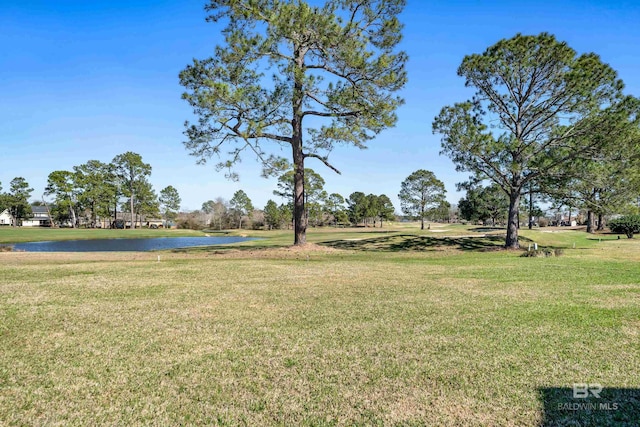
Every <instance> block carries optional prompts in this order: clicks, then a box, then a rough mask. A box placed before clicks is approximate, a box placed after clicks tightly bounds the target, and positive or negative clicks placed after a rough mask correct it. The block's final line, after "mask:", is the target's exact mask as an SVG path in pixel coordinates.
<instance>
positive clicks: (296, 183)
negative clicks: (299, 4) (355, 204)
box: [291, 46, 307, 245]
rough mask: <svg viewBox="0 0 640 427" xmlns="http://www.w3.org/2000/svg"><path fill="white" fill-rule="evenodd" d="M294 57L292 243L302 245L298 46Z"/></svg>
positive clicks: (304, 238) (300, 58)
mask: <svg viewBox="0 0 640 427" xmlns="http://www.w3.org/2000/svg"><path fill="white" fill-rule="evenodd" d="M294 58H295V61H296V69H295V70H294V85H293V98H292V110H293V115H292V117H293V119H292V120H291V127H292V131H293V132H292V134H291V147H292V149H293V167H294V175H293V192H294V193H293V194H294V197H293V222H294V228H295V230H294V234H295V237H294V242H293V244H294V245H304V244H305V243H307V221H306V218H305V216H306V215H305V206H304V201H305V200H304V152H303V151H302V117H303V116H302V107H303V93H304V87H303V73H304V71H303V68H304V52H303V51H302V50H301V48H300V46H295V47H294Z"/></svg>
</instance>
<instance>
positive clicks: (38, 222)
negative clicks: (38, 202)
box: [22, 205, 51, 227]
mask: <svg viewBox="0 0 640 427" xmlns="http://www.w3.org/2000/svg"><path fill="white" fill-rule="evenodd" d="M31 212H32V217H31V218H29V219H25V220H23V221H22V226H23V227H51V220H50V219H49V212H47V208H46V207H44V206H33V205H32V206H31Z"/></svg>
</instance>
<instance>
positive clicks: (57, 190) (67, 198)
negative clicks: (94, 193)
mask: <svg viewBox="0 0 640 427" xmlns="http://www.w3.org/2000/svg"><path fill="white" fill-rule="evenodd" d="M78 193H79V191H78V183H77V180H76V176H75V174H74V173H73V172H70V171H64V170H59V171H53V172H51V173H50V174H49V177H48V178H47V186H46V187H45V189H44V194H45V195H47V196H54V197H55V204H56V208H57V209H56V211H58V212H59V213H62V215H63V216H62V217H61V216H60V215H58V216H57V219H58V222H60V221H61V220H62V219H64V218H66V217H67V214H68V217H69V218H70V220H71V226H72V227H73V228H76V227H78V218H77V215H76V211H77V209H78V207H79V203H78Z"/></svg>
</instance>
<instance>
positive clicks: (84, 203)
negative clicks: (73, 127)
mask: <svg viewBox="0 0 640 427" xmlns="http://www.w3.org/2000/svg"><path fill="white" fill-rule="evenodd" d="M150 175H151V165H149V164H147V163H144V162H143V161H142V157H141V156H140V155H139V154H136V153H132V152H127V153H123V154H119V155H117V156H115V157H114V158H113V160H112V161H111V162H110V163H103V162H101V161H99V160H89V161H88V162H87V163H84V164H82V165H79V166H74V167H73V170H71V171H68V170H56V171H53V172H51V173H50V174H49V176H48V178H47V185H46V187H45V191H44V195H43V199H42V200H43V203H44V204H45V206H46V207H47V210H48V212H49V216H50V218H51V221H52V223H53V224H52V225H54V226H55V225H61V224H68V225H69V226H71V227H78V226H79V225H80V224H83V225H85V226H87V227H96V226H102V222H104V221H105V220H106V223H107V224H106V225H107V226H120V227H123V226H124V220H122V219H120V221H123V222H122V223H121V224H120V225H117V224H114V222H116V221H117V220H118V215H117V214H118V212H119V211H120V212H128V213H129V223H130V226H131V228H135V227H136V225H137V223H140V224H141V218H142V216H147V217H158V216H161V217H162V219H163V220H164V221H165V223H166V221H173V220H175V219H176V217H177V214H178V211H179V209H180V202H181V200H180V195H179V194H178V191H177V190H176V189H175V188H174V187H173V186H168V187H166V188H163V189H162V190H161V191H160V194H159V195H158V194H157V193H156V192H155V191H154V189H153V187H152V185H151V183H150V182H149V177H150ZM32 191H33V189H31V188H29V185H28V184H27V182H26V181H25V180H24V178H15V179H14V180H13V181H11V189H10V191H9V193H3V194H2V196H1V197H0V203H1V204H0V211H2V210H3V209H2V208H3V207H4V208H7V209H9V212H10V215H11V216H12V218H13V223H14V225H17V224H18V223H19V221H20V220H21V219H25V218H28V217H29V216H30V214H31V206H30V203H29V198H30V197H31V192H32ZM44 196H48V197H50V198H52V201H49V203H47V201H46V200H45V198H44ZM99 220H102V221H99Z"/></svg>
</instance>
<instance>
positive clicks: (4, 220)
mask: <svg viewBox="0 0 640 427" xmlns="http://www.w3.org/2000/svg"><path fill="white" fill-rule="evenodd" d="M0 225H11V215H9V209H5V210H3V211H2V213H0Z"/></svg>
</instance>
